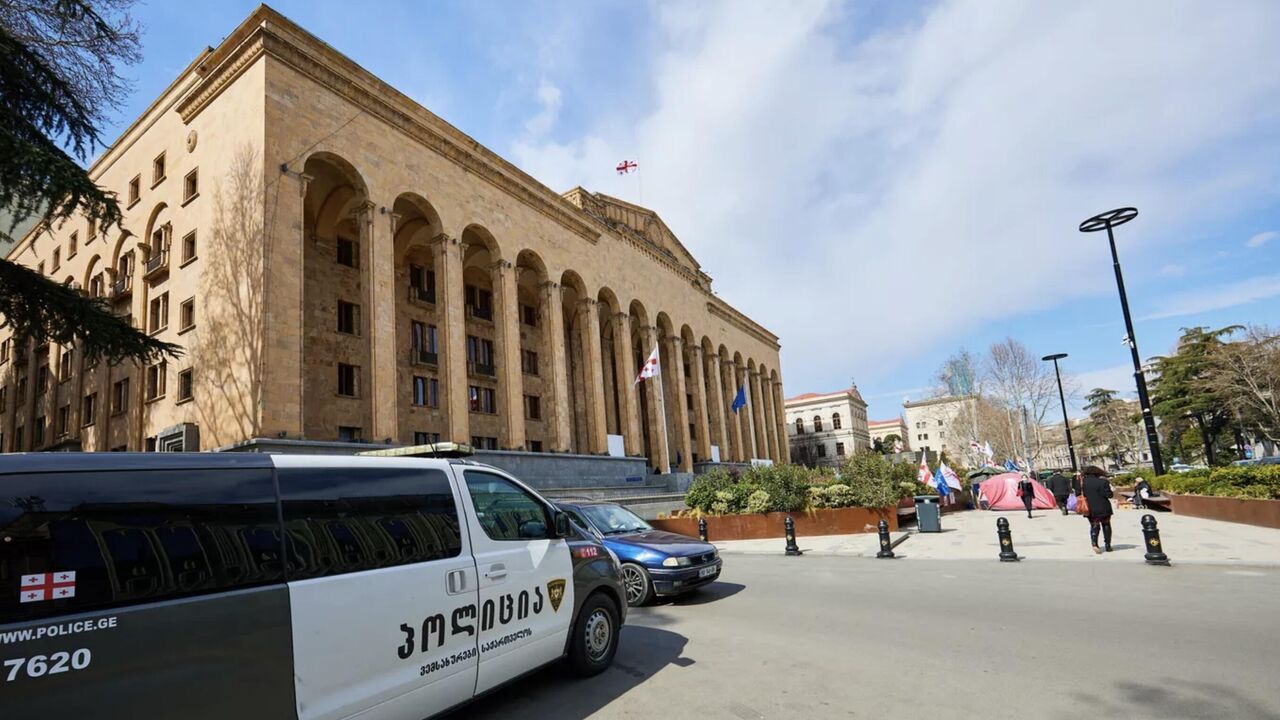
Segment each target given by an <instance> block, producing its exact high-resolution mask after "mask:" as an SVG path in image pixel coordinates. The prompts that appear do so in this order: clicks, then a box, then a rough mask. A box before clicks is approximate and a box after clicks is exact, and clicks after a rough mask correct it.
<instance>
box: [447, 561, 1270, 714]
mask: <svg viewBox="0 0 1280 720" xmlns="http://www.w3.org/2000/svg"><path fill="white" fill-rule="evenodd" d="M1277 598H1280V570H1276V569H1274V568H1266V569H1264V568H1258V569H1253V568H1239V567H1215V566H1182V567H1177V566H1175V567H1172V568H1154V567H1147V566H1143V565H1131V564H1125V565H1121V564H1116V563H1106V562H1099V563H1096V564H1094V563H1088V562H1030V561H1028V562H1022V563H1017V564H1001V563H999V562H996V561H994V560H993V561H990V562H983V561H926V560H913V561H902V560H894V561H883V560H872V559H862V558H846V557H802V558H786V557H780V556H779V557H769V556H759V557H753V556H736V557H731V558H726V567H725V571H724V574H723V575H722V576H721V582H718V583H716V584H714V585H711V586H709V587H708V588H707V589H705V590H703V591H702V592H701V593H698V594H696V595H693V596H690V597H688V598H685V599H680V600H677V601H674V602H665V603H662V604H659V605H657V606H653V607H649V608H641V609H639V610H633V611H632V612H631V614H630V616H629V618H628V625H627V627H626V628H625V629H624V631H623V637H622V645H621V647H620V649H619V652H618V655H617V658H616V660H615V662H614V665H613V667H612V668H611V669H609V670H608V671H606V672H605V673H604V674H602V675H600V676H599V677H596V678H592V679H589V680H576V679H570V678H568V677H567V676H566V675H565V674H564V673H563V672H561V671H559V670H557V669H555V668H552V669H548V670H544V671H540V672H538V673H535V674H534V675H531V676H529V677H528V678H526V679H524V680H521V681H519V682H517V683H516V684H514V685H511V686H508V687H506V688H504V689H502V690H500V691H499V692H498V693H497V694H495V695H492V696H489V697H488V698H485V699H482V700H480V701H479V702H477V703H476V704H473V705H471V706H469V707H467V708H466V709H464V710H461V711H460V712H458V713H455V715H454V717H455V718H463V717H465V718H510V717H523V718H557V719H561V718H562V719H566V720H571V719H574V718H587V717H592V718H661V719H663V720H669V719H676V718H733V719H735V720H756V719H758V718H787V719H788V720H790V719H792V718H795V719H799V718H844V717H859V718H880V717H885V716H888V715H892V716H897V717H916V718H969V717H1019V718H1063V719H1066V718H1079V717H1094V718H1110V717H1114V718H1137V717H1152V718H1210V717H1213V718H1233V719H1234V718H1280V687H1277V685H1278V683H1277V681H1276V678H1277V677H1280V676H1278V675H1277V666H1278V665H1280V662H1278V661H1280V605H1278V604H1277Z"/></svg>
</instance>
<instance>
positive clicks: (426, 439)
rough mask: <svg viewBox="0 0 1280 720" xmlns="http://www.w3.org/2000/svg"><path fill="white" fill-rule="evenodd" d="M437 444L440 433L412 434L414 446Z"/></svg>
mask: <svg viewBox="0 0 1280 720" xmlns="http://www.w3.org/2000/svg"><path fill="white" fill-rule="evenodd" d="M438 442H440V433H433V432H414V433H413V444H414V445H432V444H435V443H438Z"/></svg>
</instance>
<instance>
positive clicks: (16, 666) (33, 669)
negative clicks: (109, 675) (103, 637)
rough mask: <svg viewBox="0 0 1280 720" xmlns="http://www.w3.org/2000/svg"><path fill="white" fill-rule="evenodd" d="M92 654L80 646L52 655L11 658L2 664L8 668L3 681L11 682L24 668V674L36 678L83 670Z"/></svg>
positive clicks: (87, 665)
mask: <svg viewBox="0 0 1280 720" xmlns="http://www.w3.org/2000/svg"><path fill="white" fill-rule="evenodd" d="M92 659H93V654H92V653H90V652H89V648H80V649H79V650H76V651H74V652H61V651H59V652H56V653H54V654H52V655H32V656H31V657H29V658H13V659H12V660H5V661H4V666H5V667H6V668H7V669H8V670H9V674H8V676H6V677H5V679H4V681H5V682H13V681H14V680H17V679H18V676H19V674H22V671H23V668H24V667H25V668H26V673H25V674H26V676H27V677H31V678H38V677H42V676H44V675H57V674H58V673H64V672H69V671H71V670H83V669H85V668H87V667H89V661H91V660H92Z"/></svg>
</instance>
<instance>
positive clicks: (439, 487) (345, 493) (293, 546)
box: [279, 467, 462, 580]
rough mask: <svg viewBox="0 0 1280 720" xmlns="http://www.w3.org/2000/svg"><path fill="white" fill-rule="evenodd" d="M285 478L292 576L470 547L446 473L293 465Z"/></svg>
mask: <svg viewBox="0 0 1280 720" xmlns="http://www.w3.org/2000/svg"><path fill="white" fill-rule="evenodd" d="M279 481H280V497H281V500H282V501H283V508H284V526H285V547H286V551H287V553H288V562H289V579H290V580H301V579H306V578H316V577H325V576H328V575H341V574H343V573H352V572H359V571H361V570H372V569H374V568H382V567H393V566H396V565H408V564H411V563H422V562H430V561H432V560H441V559H444V558H451V557H457V556H458V555H459V554H460V553H461V552H462V536H461V534H460V531H459V529H458V505H457V502H456V500H455V499H454V496H453V488H452V485H451V484H450V482H449V478H448V476H447V475H445V473H444V472H443V471H441V470H424V469H404V468H395V469H378V468H369V467H363V468H288V469H282V470H280V471H279Z"/></svg>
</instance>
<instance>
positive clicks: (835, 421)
mask: <svg viewBox="0 0 1280 720" xmlns="http://www.w3.org/2000/svg"><path fill="white" fill-rule="evenodd" d="M831 429H832V430H839V429H840V413H831Z"/></svg>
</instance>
